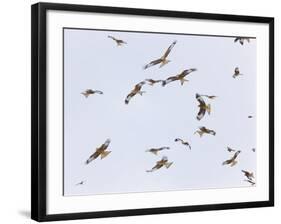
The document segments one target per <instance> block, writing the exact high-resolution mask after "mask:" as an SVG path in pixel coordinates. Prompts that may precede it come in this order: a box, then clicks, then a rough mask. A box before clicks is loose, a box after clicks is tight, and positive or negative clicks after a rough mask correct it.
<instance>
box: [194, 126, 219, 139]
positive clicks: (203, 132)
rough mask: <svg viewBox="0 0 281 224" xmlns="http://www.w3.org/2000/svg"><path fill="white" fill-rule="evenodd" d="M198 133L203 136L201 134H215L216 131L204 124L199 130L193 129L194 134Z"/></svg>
mask: <svg viewBox="0 0 281 224" xmlns="http://www.w3.org/2000/svg"><path fill="white" fill-rule="evenodd" d="M196 133H197V134H199V136H200V137H202V136H203V134H210V135H214V136H215V135H216V132H215V131H214V130H211V129H208V128H206V127H204V126H201V127H199V130H197V131H195V132H194V134H196Z"/></svg>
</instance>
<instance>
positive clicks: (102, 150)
mask: <svg viewBox="0 0 281 224" xmlns="http://www.w3.org/2000/svg"><path fill="white" fill-rule="evenodd" d="M109 144H110V139H107V140H106V141H105V142H104V143H103V144H102V145H101V146H100V147H99V148H96V151H95V152H94V153H93V154H92V155H91V156H90V157H89V158H88V159H87V161H86V164H89V163H90V162H92V161H93V160H94V159H96V158H98V157H99V156H100V158H101V159H103V158H105V157H106V156H107V155H108V154H109V153H111V151H106V149H107V148H108V146H109Z"/></svg>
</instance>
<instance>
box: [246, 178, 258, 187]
mask: <svg viewBox="0 0 281 224" xmlns="http://www.w3.org/2000/svg"><path fill="white" fill-rule="evenodd" d="M244 181H246V182H249V183H250V184H251V185H252V186H254V185H255V184H256V183H255V182H254V181H252V180H249V179H247V180H244Z"/></svg>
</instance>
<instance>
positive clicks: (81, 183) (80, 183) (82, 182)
mask: <svg viewBox="0 0 281 224" xmlns="http://www.w3.org/2000/svg"><path fill="white" fill-rule="evenodd" d="M84 183H85V181H81V182H79V183H77V184H76V186H78V185H83V184H84Z"/></svg>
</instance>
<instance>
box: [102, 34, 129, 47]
mask: <svg viewBox="0 0 281 224" xmlns="http://www.w3.org/2000/svg"><path fill="white" fill-rule="evenodd" d="M107 37H108V38H110V39H112V40H114V41H115V42H116V44H117V46H122V45H123V44H127V42H125V41H124V40H120V39H116V38H115V37H113V36H107Z"/></svg>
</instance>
